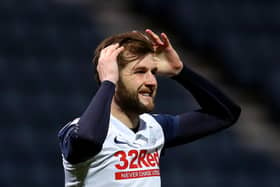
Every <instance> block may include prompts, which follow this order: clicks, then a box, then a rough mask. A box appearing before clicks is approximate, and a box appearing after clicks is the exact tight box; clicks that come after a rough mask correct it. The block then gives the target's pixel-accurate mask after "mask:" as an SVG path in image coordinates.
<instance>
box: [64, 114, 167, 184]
mask: <svg viewBox="0 0 280 187" xmlns="http://www.w3.org/2000/svg"><path fill="white" fill-rule="evenodd" d="M77 122H78V119H77V120H74V121H73V122H72V123H77ZM163 145H164V134H163V130H162V128H161V126H160V124H159V123H158V122H157V121H156V120H155V119H154V118H153V117H152V116H151V115H150V114H143V115H141V116H140V126H139V130H138V132H137V133H134V132H133V131H132V130H131V129H129V128H128V127H127V126H126V125H125V124H123V123H122V122H121V121H119V120H118V119H117V118H115V117H113V116H112V115H111V117H110V124H109V129H108V133H107V136H106V139H105V141H104V143H103V147H102V150H101V151H100V152H99V153H98V154H97V155H95V156H94V157H92V158H91V159H89V160H87V161H85V162H82V163H79V164H75V165H73V164H70V163H69V162H67V160H65V159H64V158H63V166H64V172H65V186H66V187H74V186H75V187H80V186H83V187H160V184H161V182H160V170H159V158H160V154H161V150H162V148H163ZM88 149H90V147H89V148H88Z"/></svg>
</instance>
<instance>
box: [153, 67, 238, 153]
mask: <svg viewBox="0 0 280 187" xmlns="http://www.w3.org/2000/svg"><path fill="white" fill-rule="evenodd" d="M173 79H174V80H176V81H177V82H179V83H180V84H181V85H182V86H183V87H185V88H186V89H187V90H188V91H189V92H190V93H191V94H192V96H193V97H194V98H195V99H196V101H197V102H198V104H199V105H200V107H201V109H199V110H195V111H193V112H186V113H182V114H179V115H177V116H168V115H160V116H156V117H155V118H156V120H157V121H158V122H159V123H160V124H161V126H162V127H163V130H164V133H165V138H166V143H165V147H167V148H168V147H173V146H177V145H181V144H185V143H188V142H191V141H194V140H197V139H199V138H202V137H204V136H207V135H210V134H213V133H215V132H218V131H220V130H222V129H225V128H227V127H229V126H231V125H232V124H234V123H235V122H236V120H237V119H238V118H239V115H240V111H241V109H240V107H239V106H238V105H237V104H235V103H234V102H233V101H232V100H231V99H229V98H228V97H227V96H226V95H225V94H223V93H222V92H221V91H220V90H219V89H218V88H216V87H215V86H214V85H213V84H212V83H210V82H209V81H208V80H206V79H205V78H203V77H202V76H200V75H198V74H197V73H195V72H193V71H191V70H189V69H187V68H183V70H182V71H181V73H180V74H179V75H177V76H175V77H173Z"/></svg>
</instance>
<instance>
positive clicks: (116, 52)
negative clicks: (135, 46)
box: [112, 46, 125, 56]
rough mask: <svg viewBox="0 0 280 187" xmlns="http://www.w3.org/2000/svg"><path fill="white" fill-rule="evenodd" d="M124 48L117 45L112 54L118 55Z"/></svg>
mask: <svg viewBox="0 0 280 187" xmlns="http://www.w3.org/2000/svg"><path fill="white" fill-rule="evenodd" d="M124 49H125V48H124V46H120V47H118V48H117V49H115V50H114V52H113V53H112V55H115V56H118V55H119V54H120V53H121V52H122V51H123V50H124Z"/></svg>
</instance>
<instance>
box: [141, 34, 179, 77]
mask: <svg viewBox="0 0 280 187" xmlns="http://www.w3.org/2000/svg"><path fill="white" fill-rule="evenodd" d="M145 32H146V34H147V35H148V37H149V38H150V39H151V40H152V41H153V47H154V50H155V60H158V61H159V62H158V68H157V74H159V75H163V76H168V77H172V76H175V75H177V74H179V73H180V72H181V70H182V69H183V62H182V61H181V59H180V57H179V55H178V54H177V52H176V51H175V49H174V48H173V47H172V45H171V43H170V41H169V39H168V37H167V35H166V34H165V33H161V34H160V37H159V36H158V35H157V34H156V33H154V32H153V31H152V30H150V29H146V30H145Z"/></svg>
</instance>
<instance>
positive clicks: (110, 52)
mask: <svg viewBox="0 0 280 187" xmlns="http://www.w3.org/2000/svg"><path fill="white" fill-rule="evenodd" d="M118 48H119V43H115V44H112V45H110V47H109V48H108V52H107V54H108V55H112V53H114V52H115V50H116V49H118Z"/></svg>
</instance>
